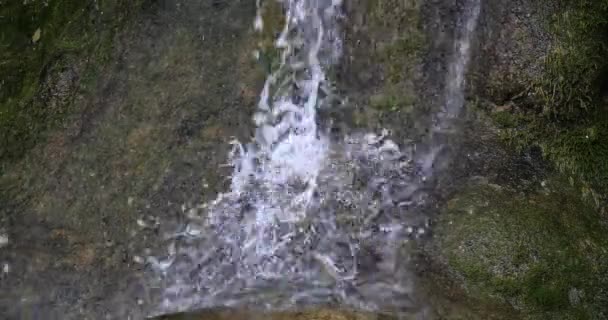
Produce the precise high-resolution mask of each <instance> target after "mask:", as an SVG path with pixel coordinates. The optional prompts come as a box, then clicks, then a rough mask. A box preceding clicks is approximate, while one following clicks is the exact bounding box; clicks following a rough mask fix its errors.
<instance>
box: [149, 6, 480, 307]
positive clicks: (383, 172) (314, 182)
mask: <svg viewBox="0 0 608 320" xmlns="http://www.w3.org/2000/svg"><path fill="white" fill-rule="evenodd" d="M281 3H282V5H283V8H284V14H285V25H284V26H283V30H282V31H281V33H280V35H279V36H278V38H277V39H276V42H275V45H276V47H277V48H278V49H279V50H280V52H281V56H280V59H281V61H280V66H279V67H278V68H276V70H275V71H274V72H273V73H272V74H270V75H269V76H268V78H267V80H266V83H265V86H264V89H263V91H262V92H261V94H260V99H259V104H258V110H257V112H256V114H255V116H254V119H253V120H254V124H255V126H256V131H255V136H254V137H253V139H252V140H251V141H250V142H248V143H242V142H239V141H234V143H233V145H234V148H233V152H232V154H231V155H230V157H229V159H230V163H229V165H230V166H231V167H232V168H233V173H232V176H231V185H230V189H229V190H228V191H227V192H225V193H222V194H219V195H218V196H217V198H216V199H215V200H214V201H212V202H210V203H205V204H201V205H199V206H197V207H195V208H188V210H187V219H186V222H185V223H184V225H183V228H182V229H180V230H178V231H176V232H175V233H173V234H170V235H168V236H167V241H168V252H167V255H166V256H163V257H157V256H154V257H149V258H148V261H149V263H150V265H151V266H152V267H153V268H154V269H155V270H156V271H157V273H158V275H159V277H160V278H161V279H162V281H163V283H164V284H165V288H164V290H163V294H162V295H163V302H162V304H161V305H160V306H159V308H158V310H156V312H158V313H168V312H175V311H183V310H190V309H199V308H212V307H254V308H263V309H279V310H284V309H290V308H294V307H300V306H310V305H328V304H329V305H341V306H346V307H351V308H355V309H362V310H368V311H379V310H382V311H391V312H394V313H412V312H415V310H416V309H418V308H419V307H420V306H418V305H417V303H416V302H415V299H414V296H413V295H414V286H413V280H412V275H411V273H410V270H409V268H408V261H407V252H406V251H407V249H406V248H407V246H406V243H407V242H408V241H409V240H411V239H414V238H416V237H418V236H420V235H423V234H424V233H425V232H426V217H425V216H424V215H422V214H420V213H419V211H418V210H416V208H417V207H419V206H423V205H424V204H425V202H426V201H427V198H428V194H427V193H426V192H424V191H422V190H424V188H423V186H424V185H425V184H427V183H429V181H430V180H432V178H433V173H434V169H433V168H434V163H435V162H436V161H437V155H438V154H440V152H439V151H440V150H441V149H442V148H443V147H444V142H443V140H442V138H437V137H441V136H443V135H445V134H448V133H449V132H450V130H457V127H456V126H455V125H454V121H453V119H456V118H458V117H459V115H460V113H461V109H462V105H463V100H464V93H463V92H464V74H465V71H466V67H467V64H468V61H469V60H470V42H471V38H472V36H473V33H474V32H473V31H474V29H475V25H476V21H477V18H478V16H479V7H480V0H469V1H468V3H467V8H466V10H465V12H466V14H465V15H464V16H463V22H462V23H461V29H462V30H461V32H460V34H459V35H458V36H457V39H456V43H455V53H454V57H453V59H452V61H451V62H450V69H449V73H448V75H447V84H446V99H445V100H446V101H445V105H444V107H443V108H442V110H441V111H440V112H439V113H438V114H437V115H436V117H435V120H436V121H435V122H434V127H433V130H431V131H432V132H433V135H434V136H432V137H431V139H430V140H429V142H427V144H428V145H427V146H426V147H425V148H424V149H425V150H429V151H428V152H425V153H423V154H422V155H420V153H419V152H418V153H416V154H415V152H414V151H415V150H416V146H400V145H398V144H397V143H395V142H394V141H392V140H391V139H389V132H388V131H383V132H377V133H366V132H361V133H355V134H351V135H348V136H344V137H340V138H334V137H332V138H330V135H329V133H328V132H327V131H326V130H325V129H324V128H323V127H322V126H320V125H319V124H318V123H319V119H317V111H318V109H320V108H329V107H331V106H330V100H331V99H330V96H332V95H333V92H332V90H331V88H332V86H331V83H330V80H329V79H328V77H327V71H328V70H329V68H331V67H332V65H334V64H335V63H337V62H338V61H339V59H340V55H341V51H342V50H341V49H342V42H341V39H340V34H341V33H340V30H339V23H338V19H339V18H340V17H341V5H342V3H341V0H283V1H281ZM258 7H259V10H262V9H263V7H262V5H261V3H260V2H258ZM254 25H255V28H256V29H259V30H261V29H263V28H264V21H263V20H262V18H261V14H259V15H258V16H257V18H256V19H255V23H254Z"/></svg>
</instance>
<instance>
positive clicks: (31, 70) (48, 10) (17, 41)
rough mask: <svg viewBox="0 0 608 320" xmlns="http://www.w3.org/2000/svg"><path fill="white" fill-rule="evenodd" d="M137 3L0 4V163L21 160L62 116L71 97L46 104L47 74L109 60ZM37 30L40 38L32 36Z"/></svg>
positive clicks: (113, 0) (121, 0) (57, 0)
mask: <svg viewBox="0 0 608 320" xmlns="http://www.w3.org/2000/svg"><path fill="white" fill-rule="evenodd" d="M141 2H142V1H141V0H137V1H126V0H105V1H98V2H91V1H77V0H68V1H60V0H50V1H27V2H25V3H24V2H23V1H12V2H1V3H0V74H1V75H2V80H1V84H0V137H1V140H0V164H4V163H6V162H7V161H12V160H16V159H19V158H20V157H21V156H22V155H23V153H24V152H25V151H26V150H27V149H29V148H30V147H31V146H33V145H34V144H35V143H36V142H37V141H38V140H39V139H40V138H41V137H42V136H43V134H44V132H45V131H46V130H47V129H48V128H50V127H53V126H55V125H57V123H58V122H60V121H61V120H62V119H63V118H64V115H65V113H66V112H67V108H68V105H69V100H70V99H69V98H66V99H64V100H66V101H67V102H66V101H63V103H62V104H61V105H60V106H56V108H48V106H47V103H48V101H47V99H48V98H44V97H42V93H43V91H44V90H45V89H48V88H44V86H45V81H46V79H47V78H48V76H49V75H50V73H52V72H58V71H61V70H62V69H66V68H69V67H73V66H69V64H76V63H80V64H83V65H84V68H85V69H90V68H93V69H95V68H98V66H99V65H100V64H102V63H103V62H104V61H107V60H108V56H109V52H110V51H111V50H110V49H111V43H112V40H111V39H112V37H113V35H114V33H115V31H116V30H117V27H118V26H119V25H121V24H122V23H123V22H124V19H126V17H128V16H129V14H130V13H131V12H132V11H133V8H136V7H137V6H138V5H139V4H141ZM102 12H103V13H102ZM37 30H39V31H40V33H39V34H40V38H39V39H35V38H37V37H33V35H34V34H35V33H37ZM81 67H82V66H81ZM80 71H82V70H80ZM89 72H90V71H89ZM68 89H70V88H68ZM71 89H73V88H71Z"/></svg>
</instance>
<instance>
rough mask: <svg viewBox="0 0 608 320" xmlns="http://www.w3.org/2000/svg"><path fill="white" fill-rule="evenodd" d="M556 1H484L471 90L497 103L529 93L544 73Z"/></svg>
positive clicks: (550, 44)
mask: <svg viewBox="0 0 608 320" xmlns="http://www.w3.org/2000/svg"><path fill="white" fill-rule="evenodd" d="M556 10H557V9H556V2H555V1H545V2H543V3H542V4H541V3H539V2H537V1H530V0H516V1H484V2H483V3H482V14H481V19H480V25H479V29H478V40H477V46H476V52H475V58H474V62H473V63H472V68H471V72H470V76H469V77H470V79H471V80H470V81H471V85H472V87H471V88H470V91H471V92H472V93H475V94H478V95H480V96H482V97H484V98H487V99H490V100H492V101H494V102H495V103H497V104H500V103H504V102H506V101H508V100H509V99H511V98H513V97H515V96H516V95H518V94H520V93H521V92H522V91H524V90H526V87H528V85H529V82H530V81H531V80H534V79H537V78H538V77H540V76H541V75H542V73H543V71H544V59H545V57H547V55H548V54H549V51H550V49H551V46H552V41H553V36H552V35H551V33H550V32H549V30H548V28H549V20H550V18H551V15H552V14H554V13H555V12H556Z"/></svg>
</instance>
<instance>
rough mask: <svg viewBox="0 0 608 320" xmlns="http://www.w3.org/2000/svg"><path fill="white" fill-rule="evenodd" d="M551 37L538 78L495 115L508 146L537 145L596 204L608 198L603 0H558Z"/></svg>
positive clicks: (606, 11) (607, 24) (607, 21)
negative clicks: (512, 105)
mask: <svg viewBox="0 0 608 320" xmlns="http://www.w3.org/2000/svg"><path fill="white" fill-rule="evenodd" d="M559 3H560V10H559V14H556V15H555V16H554V17H553V18H552V22H551V23H550V27H549V29H550V31H551V32H552V34H553V35H554V37H555V41H554V44H553V48H552V51H551V52H550V54H549V55H548V57H547V59H546V62H545V71H544V73H543V75H542V76H541V77H540V78H539V79H534V80H531V85H530V88H529V94H528V95H521V94H520V95H519V97H518V98H517V99H515V102H516V104H517V108H514V109H513V110H512V111H507V112H500V113H497V114H495V116H494V118H495V119H496V120H497V123H498V124H499V125H501V126H502V127H503V129H505V130H504V132H503V133H504V136H505V138H507V140H508V141H510V142H511V143H512V144H513V145H515V146H518V147H526V146H529V145H531V144H537V145H540V146H541V147H542V149H543V151H544V153H545V155H546V156H547V157H548V158H549V159H551V160H552V161H553V162H554V163H555V164H556V166H557V167H558V168H559V169H560V170H561V171H562V172H564V173H567V174H569V175H572V176H573V177H575V178H577V179H579V180H581V181H583V182H584V183H583V185H582V189H583V190H582V191H583V192H584V193H585V194H587V195H591V197H590V198H591V199H594V201H595V203H596V205H598V206H600V207H605V206H606V203H607V201H608V199H607V198H606V196H605V195H606V194H608V162H607V161H605V159H607V157H608V115H607V112H606V111H607V110H608V109H607V108H608V103H607V100H606V96H607V93H608V92H606V88H607V87H606V85H607V83H608V61H607V60H606V58H605V57H606V56H608V33H606V30H608V1H592V0H577V1H560V2H559Z"/></svg>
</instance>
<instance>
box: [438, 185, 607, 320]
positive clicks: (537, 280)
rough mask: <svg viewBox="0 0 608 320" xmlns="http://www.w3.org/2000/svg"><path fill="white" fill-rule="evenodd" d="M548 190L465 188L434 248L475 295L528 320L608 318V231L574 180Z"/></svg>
mask: <svg viewBox="0 0 608 320" xmlns="http://www.w3.org/2000/svg"><path fill="white" fill-rule="evenodd" d="M543 185H544V187H543V188H542V189H541V190H538V191H536V192H533V193H530V194H523V193H520V192H516V191H515V190H512V189H509V188H503V187H501V186H498V185H492V184H487V183H476V184H472V185H469V186H467V187H465V188H464V189H463V190H462V191H461V192H459V193H458V194H457V195H456V196H454V197H453V198H452V200H450V201H449V202H448V203H447V205H446V207H445V208H444V210H443V211H442V214H441V215H440V216H439V218H438V221H437V226H436V229H435V231H436V235H435V238H434V240H433V241H434V246H435V247H436V248H437V250H438V252H439V254H440V256H441V257H443V259H445V260H444V261H445V263H446V265H447V267H448V269H449V270H450V271H451V272H453V273H454V274H455V275H456V276H457V278H459V279H460V280H461V283H462V285H463V287H464V288H465V290H466V291H467V292H468V293H469V294H470V295H471V296H473V297H475V298H478V299H481V300H485V301H500V302H504V303H507V304H510V305H511V306H513V307H514V308H515V309H517V310H519V311H521V312H522V313H523V314H524V315H526V316H525V317H526V318H528V319H605V318H606V317H608V309H607V308H606V306H608V292H606V290H605V289H606V288H608V265H607V264H606V261H608V227H607V225H606V223H605V222H604V221H603V220H602V218H601V217H600V216H599V215H598V213H597V212H596V211H595V210H594V209H593V208H592V207H590V206H588V205H586V204H585V203H583V202H582V201H581V199H580V196H579V194H578V192H577V190H576V188H574V187H572V186H570V184H569V183H568V182H566V181H564V180H563V179H561V178H552V179H549V180H547V181H546V182H544V183H543Z"/></svg>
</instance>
